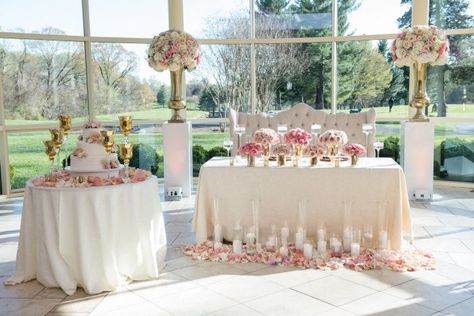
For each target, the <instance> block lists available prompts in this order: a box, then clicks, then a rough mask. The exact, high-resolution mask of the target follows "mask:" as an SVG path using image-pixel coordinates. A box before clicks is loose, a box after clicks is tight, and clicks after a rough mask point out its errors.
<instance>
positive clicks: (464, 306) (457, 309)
mask: <svg viewBox="0 0 474 316" xmlns="http://www.w3.org/2000/svg"><path fill="white" fill-rule="evenodd" d="M440 315H453V316H464V315H465V316H472V315H474V298H470V299H468V300H465V301H463V302H460V303H458V304H456V305H453V306H450V307H448V308H446V309H443V310H442V311H441V312H440Z"/></svg>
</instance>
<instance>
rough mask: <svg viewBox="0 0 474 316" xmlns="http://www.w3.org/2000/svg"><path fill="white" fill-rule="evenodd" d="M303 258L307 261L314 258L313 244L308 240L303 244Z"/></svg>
mask: <svg viewBox="0 0 474 316" xmlns="http://www.w3.org/2000/svg"><path fill="white" fill-rule="evenodd" d="M303 256H304V257H305V259H308V260H311V259H312V258H313V242H312V241H311V240H306V241H305V242H304V244H303Z"/></svg>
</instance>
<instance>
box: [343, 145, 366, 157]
mask: <svg viewBox="0 0 474 316" xmlns="http://www.w3.org/2000/svg"><path fill="white" fill-rule="evenodd" d="M342 151H343V152H344V153H345V154H346V155H349V156H362V155H363V154H365V153H366V149H365V147H364V146H362V145H360V144H346V145H345V146H344V147H343V148H342Z"/></svg>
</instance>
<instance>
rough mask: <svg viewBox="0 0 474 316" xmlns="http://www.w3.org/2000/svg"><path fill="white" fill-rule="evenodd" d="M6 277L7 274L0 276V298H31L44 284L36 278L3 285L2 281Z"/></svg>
mask: <svg viewBox="0 0 474 316" xmlns="http://www.w3.org/2000/svg"><path fill="white" fill-rule="evenodd" d="M7 279H8V277H7V276H5V277H1V278H0V298H33V297H35V296H36V295H37V294H38V293H39V292H41V291H42V290H43V289H44V286H43V285H41V283H39V282H38V281H36V280H32V281H29V282H25V283H21V284H17V285H4V284H3V282H5V280H7Z"/></svg>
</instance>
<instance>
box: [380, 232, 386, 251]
mask: <svg viewBox="0 0 474 316" xmlns="http://www.w3.org/2000/svg"><path fill="white" fill-rule="evenodd" d="M378 248H379V249H382V250H385V249H387V248H388V232H387V231H386V230H380V231H379V245H378Z"/></svg>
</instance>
